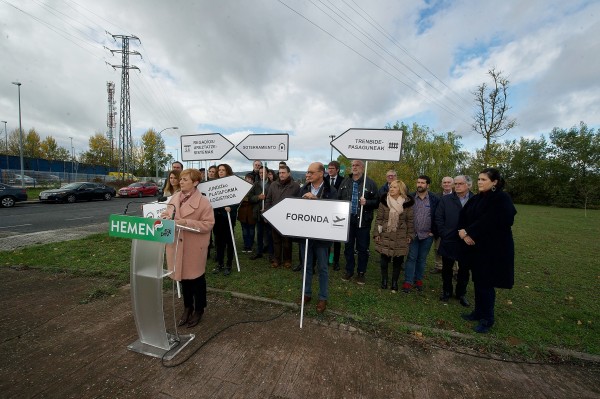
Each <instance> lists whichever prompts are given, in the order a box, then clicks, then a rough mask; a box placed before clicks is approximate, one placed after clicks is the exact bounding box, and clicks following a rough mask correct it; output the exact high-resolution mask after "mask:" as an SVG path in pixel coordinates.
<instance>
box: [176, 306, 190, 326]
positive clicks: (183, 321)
mask: <svg viewBox="0 0 600 399" xmlns="http://www.w3.org/2000/svg"><path fill="white" fill-rule="evenodd" d="M191 315H192V308H185V309H184V310H183V314H182V315H181V317H180V318H179V323H177V325H178V326H179V327H181V326H183V325H184V324H187V323H188V321H190V316H191Z"/></svg>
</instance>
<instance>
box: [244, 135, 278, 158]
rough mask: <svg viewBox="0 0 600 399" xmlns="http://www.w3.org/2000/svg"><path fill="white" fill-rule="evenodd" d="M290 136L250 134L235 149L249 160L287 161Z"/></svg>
mask: <svg viewBox="0 0 600 399" xmlns="http://www.w3.org/2000/svg"><path fill="white" fill-rule="evenodd" d="M289 140H290V136H289V135H288V134H284V133H280V134H279V133H278V134H249V135H248V136H246V138H245V139H244V140H242V141H241V143H239V144H238V145H237V146H236V147H235V148H237V150H238V151H239V152H241V153H242V155H243V156H245V157H246V158H248V159H249V160H251V161H252V160H255V159H259V160H261V161H287V159H288V156H289Z"/></svg>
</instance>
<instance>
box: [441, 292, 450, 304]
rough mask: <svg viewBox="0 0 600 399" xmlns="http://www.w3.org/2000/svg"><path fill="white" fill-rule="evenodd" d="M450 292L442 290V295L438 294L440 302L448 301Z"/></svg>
mask: <svg viewBox="0 0 600 399" xmlns="http://www.w3.org/2000/svg"><path fill="white" fill-rule="evenodd" d="M450 296H451V295H450V293H449V292H446V291H444V292H442V295H440V301H442V302H448V301H449V300H450Z"/></svg>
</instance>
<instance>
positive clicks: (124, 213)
mask: <svg viewBox="0 0 600 399" xmlns="http://www.w3.org/2000/svg"><path fill="white" fill-rule="evenodd" d="M131 204H147V202H144V201H129V202H128V203H127V205H125V210H124V211H123V215H127V210H128V209H129V205H131Z"/></svg>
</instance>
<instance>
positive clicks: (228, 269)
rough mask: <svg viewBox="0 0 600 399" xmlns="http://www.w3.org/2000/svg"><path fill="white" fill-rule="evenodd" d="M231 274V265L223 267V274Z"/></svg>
mask: <svg viewBox="0 0 600 399" xmlns="http://www.w3.org/2000/svg"><path fill="white" fill-rule="evenodd" d="M230 274H231V266H229V267H226V268H225V269H223V276H229V275H230Z"/></svg>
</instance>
